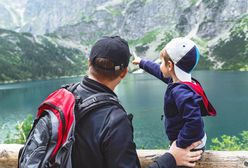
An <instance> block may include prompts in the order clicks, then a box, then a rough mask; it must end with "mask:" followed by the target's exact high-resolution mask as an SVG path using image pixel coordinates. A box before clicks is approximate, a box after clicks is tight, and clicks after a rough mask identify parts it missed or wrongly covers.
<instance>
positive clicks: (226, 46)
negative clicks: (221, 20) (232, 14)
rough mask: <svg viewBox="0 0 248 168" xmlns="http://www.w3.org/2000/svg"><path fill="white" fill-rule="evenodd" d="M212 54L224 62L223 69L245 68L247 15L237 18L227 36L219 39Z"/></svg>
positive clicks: (247, 29) (246, 62) (247, 51)
mask: <svg viewBox="0 0 248 168" xmlns="http://www.w3.org/2000/svg"><path fill="white" fill-rule="evenodd" d="M213 55H215V56H216V57H217V58H218V59H219V60H220V61H223V62H225V64H224V65H223V67H222V68H223V69H224V70H245V69H247V65H248V16H245V17H243V18H242V19H240V20H238V21H237V23H236V24H235V26H234V27H233V28H232V30H231V32H230V35H229V38H227V39H221V40H220V41H219V43H218V45H216V46H215V47H214V48H213Z"/></svg>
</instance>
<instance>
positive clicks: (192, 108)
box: [132, 37, 216, 150]
mask: <svg viewBox="0 0 248 168" xmlns="http://www.w3.org/2000/svg"><path fill="white" fill-rule="evenodd" d="M199 56H200V54H199V51H198V48H197V47H196V45H195V43H194V42H193V41H191V40H189V39H186V38H182V37H180V38H175V39H172V40H171V41H170V42H169V43H168V44H167V45H166V46H165V47H164V49H163V50H162V51H161V52H160V59H161V61H162V64H161V65H160V66H159V64H156V63H154V62H151V61H145V60H143V59H141V58H139V57H136V58H135V59H134V60H133V61H132V63H133V64H139V67H140V68H142V69H144V70H145V71H146V72H148V73H150V74H152V75H154V76H155V77H157V78H158V79H160V80H162V81H163V82H165V83H167V84H168V87H167V90H166V92H165V96H164V114H165V128H166V134H167V136H168V138H169V140H170V142H173V141H175V140H176V145H177V147H180V148H187V147H188V146H189V145H190V144H191V143H192V142H195V141H198V140H201V141H202V143H201V144H200V145H199V146H197V147H196V148H195V150H199V149H204V147H205V144H206V139H207V137H206V133H205V132H204V123H203V119H202V117H201V116H205V115H212V116H214V115H216V111H215V109H214V108H213V106H212V105H211V103H210V102H209V101H208V99H207V97H206V95H205V93H204V91H203V89H202V87H201V86H200V84H199V82H198V81H196V80H195V79H193V78H191V72H192V70H193V69H194V68H195V66H196V65H197V63H198V60H199Z"/></svg>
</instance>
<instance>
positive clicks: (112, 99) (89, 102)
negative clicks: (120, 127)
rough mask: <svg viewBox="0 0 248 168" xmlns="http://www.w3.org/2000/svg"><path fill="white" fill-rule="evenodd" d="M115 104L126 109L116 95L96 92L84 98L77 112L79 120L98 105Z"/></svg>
mask: <svg viewBox="0 0 248 168" xmlns="http://www.w3.org/2000/svg"><path fill="white" fill-rule="evenodd" d="M110 104H114V105H117V106H118V107H120V108H121V109H123V110H124V111H125V109H124V108H123V107H122V105H121V104H120V103H119V100H118V98H117V97H116V96H114V95H113V94H110V93H96V94H93V95H91V96H89V97H88V98H86V99H84V100H83V102H82V103H81V104H80V105H79V108H78V113H77V117H76V118H77V121H79V120H80V119H81V118H82V117H84V116H85V115H86V114H87V113H88V112H90V111H92V110H93V109H96V108H98V107H102V106H106V105H110Z"/></svg>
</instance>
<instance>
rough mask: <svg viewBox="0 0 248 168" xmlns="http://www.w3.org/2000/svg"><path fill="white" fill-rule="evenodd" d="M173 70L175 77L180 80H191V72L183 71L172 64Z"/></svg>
mask: <svg viewBox="0 0 248 168" xmlns="http://www.w3.org/2000/svg"><path fill="white" fill-rule="evenodd" d="M174 70H175V74H176V76H177V78H178V79H179V80H180V81H182V82H191V74H189V73H186V72H184V71H183V70H181V69H180V68H178V67H177V66H176V65H174Z"/></svg>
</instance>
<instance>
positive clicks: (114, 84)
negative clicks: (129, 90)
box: [88, 74, 120, 91]
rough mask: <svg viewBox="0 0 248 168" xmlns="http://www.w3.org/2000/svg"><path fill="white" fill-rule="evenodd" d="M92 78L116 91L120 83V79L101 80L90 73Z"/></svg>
mask: <svg viewBox="0 0 248 168" xmlns="http://www.w3.org/2000/svg"><path fill="white" fill-rule="evenodd" d="M88 77H89V78H90V79H92V80H94V81H97V82H99V83H101V84H103V85H105V86H107V87H108V88H109V89H111V90H112V91H114V89H115V87H116V86H117V85H118V84H119V82H120V81H118V80H113V81H111V82H109V81H107V80H99V79H97V78H95V77H94V76H93V75H91V74H89V76H88Z"/></svg>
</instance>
